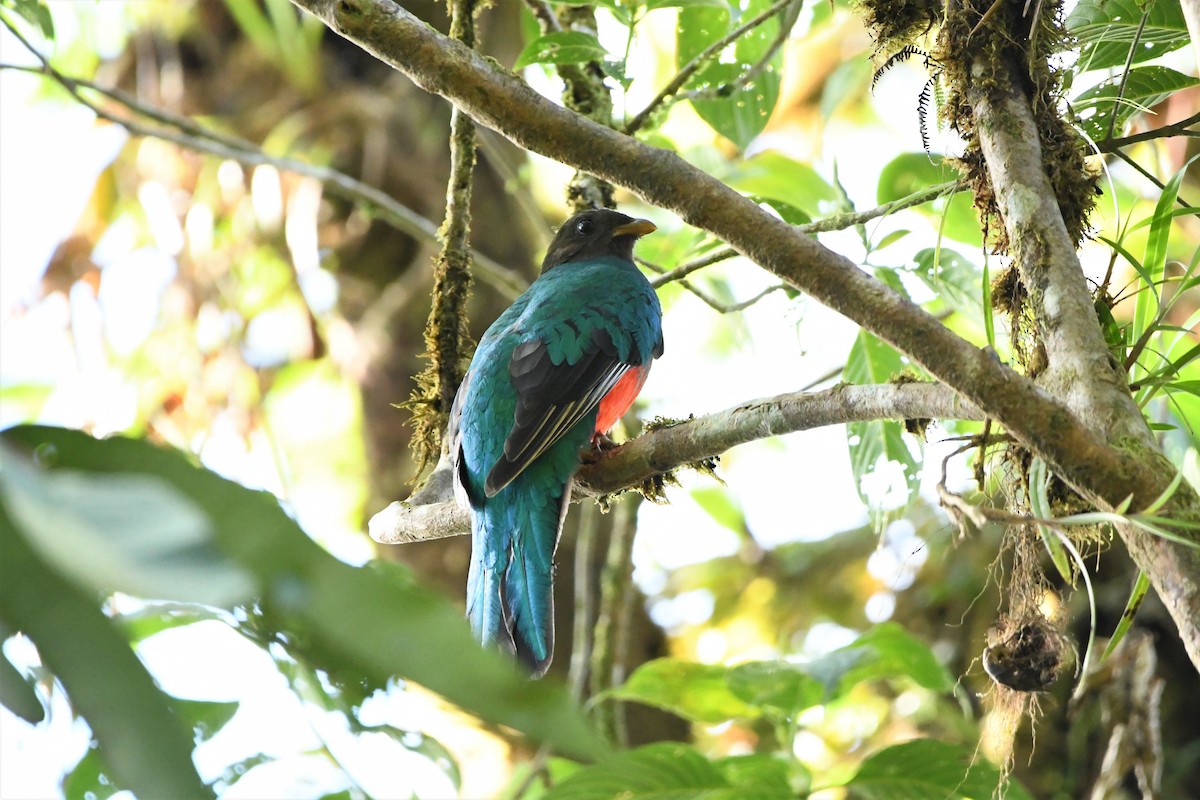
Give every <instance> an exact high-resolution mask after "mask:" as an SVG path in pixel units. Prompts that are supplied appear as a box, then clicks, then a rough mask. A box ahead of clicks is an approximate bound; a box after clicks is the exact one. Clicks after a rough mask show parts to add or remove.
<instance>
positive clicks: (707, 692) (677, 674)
mask: <svg viewBox="0 0 1200 800" xmlns="http://www.w3.org/2000/svg"><path fill="white" fill-rule="evenodd" d="M728 673H729V669H728V668H727V667H723V666H720V665H717V664H695V663H692V662H689V661H681V660H679V659H675V658H658V659H655V660H654V661H650V662H647V663H645V664H642V665H641V666H640V667H638V668H637V669H636V670H635V671H634V673H633V674H632V675H630V676H629V680H627V681H625V683H624V685H622V686H620V687H617V688H615V689H611V690H610V691H608V692H606V693H605V697H612V698H616V699H619V700H633V701H635V702H638V703H642V704H643V705H648V706H655V707H656V708H662V709H665V710H667V711H670V712H671V713H672V714H678V715H679V716H681V717H683V718H684V719H687V720H691V721H692V722H704V723H708V724H715V723H718V722H724V721H726V720H729V719H737V718H744V717H753V716H757V713H758V712H757V711H756V710H755V709H754V708H752V707H750V706H749V705H747V704H746V703H745V702H743V700H742V699H741V698H739V697H738V695H737V694H735V693H734V692H733V691H731V690H730V686H729V684H728V683H727V681H726V677H727V675H728Z"/></svg>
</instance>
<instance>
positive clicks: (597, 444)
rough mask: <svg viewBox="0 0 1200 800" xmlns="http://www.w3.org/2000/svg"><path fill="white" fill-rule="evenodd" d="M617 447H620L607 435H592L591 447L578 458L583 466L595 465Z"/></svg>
mask: <svg viewBox="0 0 1200 800" xmlns="http://www.w3.org/2000/svg"><path fill="white" fill-rule="evenodd" d="M618 447H620V445H619V444H617V443H616V442H614V441H613V440H612V438H611V437H610V436H609V435H608V434H606V433H594V434H592V446H591V448H590V449H588V450H585V451H584V452H583V455H581V456H580V461H582V462H583V463H584V464H595V463H596V462H597V461H599V460H600V459H601V458H603V457H604V454H605V453H607V452H608V451H609V450H616V449H617V448H618Z"/></svg>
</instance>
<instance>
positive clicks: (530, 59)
mask: <svg viewBox="0 0 1200 800" xmlns="http://www.w3.org/2000/svg"><path fill="white" fill-rule="evenodd" d="M607 54H608V51H607V50H605V49H604V45H602V44H600V40H599V39H597V38H596V37H595V36H592V35H591V34H590V33H582V32H580V31H558V32H557V33H548V34H546V35H545V36H542V37H540V38H538V39H535V40H533V41H532V42H530V43H529V44H527V45H525V49H524V50H522V51H521V54H520V55H519V56H517V62H516V63H515V64H513V69H521V68H523V67H527V66H529V65H530V64H581V63H583V62H585V61H598V60H600V59H602V58H604V56H605V55H607Z"/></svg>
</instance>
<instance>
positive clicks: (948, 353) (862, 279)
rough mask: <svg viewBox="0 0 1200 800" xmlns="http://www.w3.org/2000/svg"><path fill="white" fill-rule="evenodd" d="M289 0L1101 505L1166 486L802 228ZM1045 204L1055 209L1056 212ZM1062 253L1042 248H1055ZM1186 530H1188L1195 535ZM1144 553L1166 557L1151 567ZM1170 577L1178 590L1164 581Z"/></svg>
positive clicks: (1185, 492) (452, 66) (1066, 325)
mask: <svg viewBox="0 0 1200 800" xmlns="http://www.w3.org/2000/svg"><path fill="white" fill-rule="evenodd" d="M293 2H294V3H295V4H297V5H299V6H301V7H302V8H305V9H306V10H308V11H310V12H311V13H314V14H316V15H317V16H318V17H320V18H321V19H322V20H323V21H324V22H325V24H326V25H328V26H329V27H330V28H331V29H333V30H334V31H335V32H337V33H338V34H340V35H342V36H344V37H346V38H348V39H350V40H351V41H354V42H355V43H357V44H358V45H359V46H361V47H363V48H364V49H366V50H367V51H368V52H371V53H372V54H374V55H375V56H376V57H378V58H379V59H381V60H382V61H384V62H385V63H387V64H390V65H392V66H393V67H395V68H396V69H399V70H400V71H402V72H404V73H405V74H406V75H408V77H409V78H410V79H412V80H413V81H414V82H415V83H416V84H417V85H419V86H421V87H422V88H424V89H425V90H426V91H429V92H433V93H435V94H439V95H441V96H442V97H445V98H446V99H447V100H449V101H451V102H452V103H454V104H455V105H457V106H458V107H459V108H461V109H462V110H463V111H464V112H465V113H467V114H470V115H471V116H472V117H473V118H474V119H475V120H476V121H477V122H479V123H480V124H482V125H485V126H487V127H490V128H492V129H494V130H496V131H498V132H500V133H501V134H503V135H504V136H506V137H508V138H509V139H511V140H512V141H513V142H515V143H516V144H518V145H519V146H521V147H524V148H526V149H528V150H533V151H534V152H537V153H540V154H541V155H543V156H546V157H548V158H551V159H554V160H556V161H559V162H561V163H563V164H567V165H570V166H573V167H575V168H576V169H581V170H584V171H587V172H590V173H593V174H595V175H598V176H599V177H602V178H604V179H606V180H610V181H612V182H613V183H616V184H619V185H622V186H625V187H626V188H628V189H629V190H631V191H632V192H634V193H635V194H637V195H638V196H639V197H641V198H642V199H643V200H645V201H646V202H648V203H650V204H652V205H657V206H661V207H663V208H666V209H669V210H671V211H673V212H675V213H676V214H677V215H678V216H679V217H680V218H681V219H683V220H684V221H685V222H687V223H689V224H691V225H693V226H695V227H698V228H702V229H704V230H706V231H709V232H710V233H712V234H714V235H715V236H717V237H718V238H720V239H722V240H724V241H725V242H727V243H728V244H729V245H731V246H732V247H733V248H734V249H735V250H736V251H737V252H739V253H741V254H742V255H744V256H746V257H747V258H749V259H750V260H752V261H754V262H756V263H757V264H759V265H760V266H762V267H763V268H764V269H766V270H768V271H769V272H772V273H774V274H775V275H777V276H778V277H780V278H781V279H783V280H784V281H786V282H787V283H789V284H791V285H792V286H794V287H796V288H798V289H800V290H802V291H805V292H808V293H809V294H810V295H812V296H813V298H815V299H816V300H818V301H819V302H821V303H823V304H825V305H826V306H828V307H830V308H831V309H833V310H834V311H837V312H839V313H841V314H843V315H844V316H846V317H848V318H850V319H851V320H853V321H855V322H857V323H859V324H860V325H861V326H862V327H863V328H865V329H866V330H869V331H871V332H872V333H874V334H875V335H877V336H879V337H880V338H881V339H883V340H884V341H886V342H888V343H889V344H891V345H893V346H895V347H896V348H897V349H899V350H901V351H903V352H905V353H907V354H908V355H909V356H910V357H911V358H913V359H914V361H916V362H917V363H918V364H920V365H921V366H922V367H924V368H925V369H926V370H927V371H928V372H929V373H930V374H931V375H933V376H935V377H936V378H938V379H939V380H941V381H942V382H943V383H945V384H946V385H947V386H949V387H951V388H953V389H954V391H956V392H957V393H958V394H960V395H961V396H962V397H963V398H966V399H967V400H970V401H971V402H972V403H974V404H975V405H976V406H977V407H978V408H980V409H983V410H984V411H986V413H987V415H988V416H989V417H992V418H994V419H995V420H996V421H998V422H999V423H1000V424H1002V425H1003V426H1004V427H1005V429H1006V430H1007V431H1008V432H1009V433H1010V434H1011V435H1012V436H1013V437H1014V438H1016V439H1017V440H1018V441H1020V442H1021V444H1023V445H1024V446H1026V447H1028V448H1029V449H1030V450H1031V451H1033V452H1034V453H1036V454H1038V455H1040V456H1042V458H1043V459H1044V460H1045V461H1046V462H1047V463H1048V464H1049V465H1050V466H1051V467H1052V468H1053V469H1054V471H1055V473H1056V474H1057V475H1059V476H1060V477H1061V478H1063V479H1064V480H1066V481H1067V482H1068V483H1069V484H1070V485H1071V486H1072V487H1074V488H1075V489H1077V490H1079V491H1081V492H1083V493H1084V494H1085V495H1088V496H1090V497H1092V498H1093V499H1094V500H1095V501H1096V502H1097V503H1098V504H1099V505H1100V506H1101V507H1102V508H1104V507H1106V508H1108V509H1111V508H1115V507H1117V506H1119V505H1120V504H1122V503H1123V502H1125V501H1126V499H1127V498H1131V499H1132V503H1131V506H1130V507H1132V508H1135V509H1140V508H1146V507H1149V506H1150V504H1151V503H1154V502H1155V501H1156V500H1157V498H1159V496H1160V495H1162V494H1163V492H1164V491H1165V490H1166V489H1167V488H1168V487H1170V486H1171V481H1172V478H1173V477H1174V474H1175V471H1174V469H1173V468H1172V467H1171V465H1170V464H1169V462H1167V460H1166V459H1165V458H1164V457H1163V456H1162V454H1161V452H1160V451H1159V450H1158V449H1157V447H1156V446H1155V445H1154V443H1153V441H1152V440H1150V437H1149V432H1148V431H1144V432H1136V431H1137V424H1141V425H1142V427H1143V429H1144V423H1141V419H1140V413H1139V414H1138V415H1137V417H1136V418H1128V419H1125V420H1124V421H1122V420H1120V419H1119V418H1118V419H1115V420H1114V419H1112V418H1107V419H1104V420H1100V421H1094V420H1091V419H1088V418H1086V417H1079V416H1076V414H1075V413H1073V412H1072V410H1071V409H1072V408H1079V407H1080V406H1075V405H1073V404H1072V405H1068V404H1067V402H1066V401H1073V400H1074V399H1075V397H1074V395H1075V390H1074V389H1073V388H1072V387H1071V385H1070V383H1064V384H1063V385H1062V387H1060V388H1062V389H1063V390H1064V391H1065V395H1061V396H1060V395H1058V394H1057V393H1052V392H1049V391H1046V390H1045V389H1043V388H1041V387H1039V386H1037V385H1035V384H1034V383H1033V382H1032V381H1031V380H1030V379H1028V378H1026V377H1025V376H1022V375H1020V374H1018V373H1017V372H1015V371H1014V370H1012V369H1010V368H1009V367H1007V366H1006V365H1004V364H1002V363H1000V361H999V360H998V359H997V358H996V357H995V354H994V353H993V352H992V351H990V350H988V349H982V348H978V347H976V346H974V345H972V344H971V343H969V342H967V341H966V340H964V339H962V338H961V337H959V336H957V335H956V334H954V333H953V332H952V331H950V330H948V329H947V328H946V327H945V326H943V325H942V324H941V323H940V322H939V321H938V320H937V319H935V318H934V317H933V316H932V315H930V314H928V313H927V312H925V311H924V310H923V309H921V308H920V307H919V306H918V305H916V304H915V303H913V302H912V301H910V300H908V299H907V298H905V297H903V296H901V295H900V294H899V293H897V292H895V291H893V290H892V289H890V288H888V287H886V286H884V285H883V284H882V283H880V282H879V281H877V280H875V279H874V278H873V277H871V276H870V275H869V274H867V273H866V272H864V271H863V270H861V269H859V268H858V266H857V265H855V264H854V263H853V262H851V261H850V260H848V259H846V258H844V257H842V256H840V255H838V254H837V253H834V252H832V251H830V250H828V249H827V248H825V247H823V246H822V245H821V244H820V243H819V242H817V241H815V240H813V239H811V238H809V237H807V236H804V235H803V234H802V233H800V232H799V231H797V230H796V229H795V228H793V227H792V226H790V225H788V224H787V223H785V222H783V221H782V220H780V219H778V218H776V217H774V216H772V215H771V214H769V213H767V212H766V211H765V210H763V209H761V208H759V206H758V204H757V203H755V202H754V201H753V200H751V199H749V198H747V197H744V196H742V195H741V194H739V193H737V192H736V191H734V190H733V189H731V188H730V187H728V186H726V185H724V184H723V183H721V182H720V181H719V180H717V179H715V178H713V177H712V176H710V175H707V174H705V173H704V172H702V171H700V170H699V169H697V168H696V167H694V166H693V165H691V164H689V163H687V162H686V161H685V160H683V159H682V158H680V157H679V156H678V155H676V154H675V153H673V152H669V151H666V150H661V149H658V148H654V147H650V146H648V145H645V144H642V143H640V142H638V141H637V140H635V139H633V138H631V137H629V136H625V135H623V134H621V133H619V132H617V131H614V130H612V129H609V128H606V127H604V126H601V125H597V124H596V123H594V122H592V121H590V120H587V119H585V118H583V117H581V116H579V115H578V114H575V113H572V112H571V111H569V110H567V109H564V108H562V107H560V106H557V105H555V104H554V103H552V102H550V101H549V100H547V99H546V98H544V97H542V96H541V95H540V94H538V93H537V91H535V90H534V89H533V88H532V87H530V86H529V85H527V84H526V83H525V82H524V81H522V80H521V79H520V78H518V77H517V76H515V75H513V74H512V73H511V72H508V71H507V70H504V69H503V68H501V67H499V66H498V65H497V64H496V63H495V62H494V61H490V60H488V59H486V58H485V57H483V56H482V55H480V54H478V53H475V52H472V51H469V50H466V49H465V48H463V47H462V46H461V45H458V44H457V43H455V42H453V41H452V40H450V39H448V38H447V37H445V36H443V35H441V34H439V33H438V32H437V31H435V30H433V29H432V28H430V27H429V26H428V25H426V24H425V23H424V22H422V21H420V20H419V19H417V18H416V17H414V16H413V15H412V14H410V13H409V12H408V11H406V10H405V9H403V8H401V7H399V6H397V5H395V4H394V3H392V2H391V0H293ZM1013 85H1014V86H1017V85H1021V84H1020V83H1019V82H1014V84H1013ZM977 110H981V111H984V112H985V113H986V112H987V111H988V109H986V108H979V109H977ZM1026 113H1028V109H1026ZM980 118H981V119H987V117H986V116H984V117H980ZM988 124H990V123H987V124H985V125H984V126H983V127H987V125H988ZM997 188H998V189H999V190H1000V191H1004V189H1003V187H1000V186H998V187H997ZM1029 191H1030V190H1029V187H1027V186H1023V187H1021V189H1020V190H1019V191H1015V192H1010V193H1009V197H1008V199H1007V202H1009V203H1010V204H1015V205H1016V206H1031V205H1033V201H1032V199H1031V198H1030V197H1029V194H1028V193H1029ZM1052 196H1053V195H1051V197H1052ZM1051 211H1052V213H1053V215H1054V216H1058V212H1057V209H1052V210H1051ZM1058 224H1059V225H1061V224H1062V222H1061V220H1059V223H1058ZM1059 249H1060V248H1059V245H1058V244H1053V250H1052V251H1053V252H1055V253H1057V252H1058V251H1059ZM1072 263H1075V264H1077V260H1076V259H1075V255H1074V251H1073V250H1069V252H1067V253H1066V254H1065V255H1064V260H1063V261H1062V262H1061V263H1060V264H1059V265H1058V266H1056V267H1054V268H1053V271H1052V272H1050V273H1048V274H1053V275H1056V276H1057V275H1058V274H1059V273H1060V272H1061V273H1063V274H1065V275H1066V277H1067V278H1068V279H1069V280H1071V281H1081V280H1082V275H1080V274H1071V272H1070V270H1069V269H1067V266H1069V265H1071V264H1072ZM1076 270H1078V267H1076ZM1031 277H1032V278H1034V279H1035V280H1034V283H1035V284H1036V283H1038V282H1039V280H1040V282H1041V284H1042V285H1041V286H1040V287H1039V289H1040V291H1041V292H1042V300H1043V302H1046V303H1047V305H1048V309H1047V318H1046V321H1047V323H1048V324H1049V326H1050V330H1049V331H1048V335H1049V336H1051V337H1056V338H1063V339H1066V340H1070V338H1071V334H1072V333H1073V332H1075V331H1077V330H1078V331H1080V332H1081V335H1087V334H1083V333H1082V330H1081V329H1082V322H1083V320H1084V319H1085V318H1086V317H1087V314H1086V313H1085V311H1084V310H1083V309H1081V308H1080V303H1079V298H1078V296H1077V294H1076V293H1075V291H1074V290H1073V289H1062V288H1060V287H1058V286H1056V285H1054V284H1051V283H1049V282H1047V281H1045V280H1044V277H1045V276H1031ZM1093 314H1094V312H1093ZM1093 319H1094V317H1093ZM1098 336H1099V332H1098V330H1096V331H1094V332H1093V333H1092V334H1091V336H1090V338H1089V339H1088V341H1087V343H1086V344H1085V345H1083V346H1077V343H1074V342H1072V341H1064V343H1063V344H1064V346H1063V347H1062V348H1060V349H1059V351H1058V352H1059V363H1060V364H1061V365H1062V366H1061V367H1060V370H1061V371H1060V374H1061V375H1063V376H1064V377H1069V373H1070V372H1071V371H1073V370H1074V369H1075V368H1077V367H1081V366H1082V367H1086V366H1087V365H1091V364H1096V363H1099V362H1097V361H1096V351H1093V349H1092V347H1093V345H1092V339H1093V338H1095V337H1098ZM1064 368H1065V369H1064ZM1101 369H1102V370H1103V372H1102V374H1104V375H1106V376H1110V378H1109V379H1111V376H1112V375H1113V371H1112V370H1111V369H1109V368H1108V366H1107V364H1106V363H1102V364H1101ZM1093 385H1094V382H1093ZM1084 391H1085V392H1090V393H1093V394H1094V395H1095V399H1096V400H1097V401H1100V400H1103V399H1106V398H1108V397H1109V396H1110V394H1111V393H1109V392H1100V391H1095V392H1093V391H1092V388H1091V387H1089V388H1088V389H1085V390H1084ZM1101 405H1103V404H1102V403H1101ZM1118 405H1119V404H1118ZM1135 411H1136V409H1135ZM1124 413H1125V412H1122V416H1123V415H1124ZM934 416H937V415H934ZM1134 419H1136V424H1135V422H1134V421H1133V420H1134ZM1127 431H1128V432H1136V433H1135V435H1133V436H1132V438H1130V437H1129V436H1128V435H1124V434H1125V432H1127ZM1114 444H1115V445H1119V446H1114ZM1170 508H1171V509H1172V512H1173V513H1176V514H1177V516H1179V517H1180V518H1197V517H1200V500H1197V498H1196V495H1195V493H1194V492H1192V491H1191V489H1190V487H1187V486H1182V487H1179V489H1178V491H1177V492H1176V493H1175V497H1174V499H1173V501H1172V503H1171V506H1170ZM1185 535H1187V536H1188V537H1189V538H1190V539H1192V540H1194V539H1195V538H1196V537H1195V534H1194V533H1192V532H1185ZM1148 538H1153V537H1144V536H1131V537H1127V538H1126V541H1127V543H1128V544H1129V546H1130V551H1131V553H1134V557H1135V559H1137V560H1138V562H1139V565H1141V566H1143V567H1144V568H1146V569H1147V574H1150V575H1151V577H1152V579H1153V580H1154V583H1155V586H1156V588H1158V589H1159V592H1160V594H1161V595H1162V597H1163V599H1164V601H1165V602H1166V603H1167V604H1168V606H1170V607H1171V614H1172V616H1173V617H1174V618H1175V621H1176V622H1177V623H1178V624H1179V625H1180V631H1181V633H1183V634H1184V637H1183V638H1184V640H1185V642H1186V643H1187V646H1188V647H1189V652H1191V654H1192V658H1193V661H1194V662H1195V663H1196V664H1197V666H1198V667H1200V584H1197V583H1196V582H1195V581H1194V576H1195V575H1196V574H1200V555H1197V554H1195V553H1194V552H1189V553H1188V554H1182V552H1181V551H1182V549H1183V548H1180V547H1175V546H1174V545H1170V544H1167V543H1166V542H1164V541H1163V540H1162V539H1159V538H1154V541H1153V542H1147V541H1146V539H1148ZM1175 551H1180V552H1175ZM1155 554H1157V556H1161V557H1162V558H1163V559H1166V560H1167V561H1168V562H1170V563H1158V561H1157V559H1156V555H1155ZM1185 567H1190V572H1187V571H1182V570H1184V568H1185ZM1172 581H1174V582H1175V588H1172V587H1171V586H1169V585H1168V584H1169V583H1170V582H1172ZM1181 587H1183V588H1181Z"/></svg>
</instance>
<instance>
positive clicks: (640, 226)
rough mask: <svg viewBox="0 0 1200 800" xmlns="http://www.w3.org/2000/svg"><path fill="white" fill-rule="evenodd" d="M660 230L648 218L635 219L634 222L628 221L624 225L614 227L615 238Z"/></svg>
mask: <svg viewBox="0 0 1200 800" xmlns="http://www.w3.org/2000/svg"><path fill="white" fill-rule="evenodd" d="M656 230H658V228H657V226H655V224H654V223H653V222H651V221H650V220H648V219H635V220H634V221H633V222H626V223H625V224H624V225H618V226H617V227H615V228H613V231H612V235H613V238H614V239H615V238H617V237H618V236H645V235H646V234H647V233H654V232H655V231H656Z"/></svg>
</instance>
